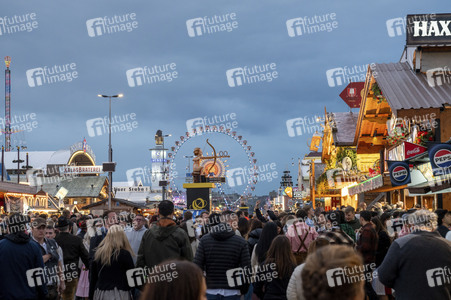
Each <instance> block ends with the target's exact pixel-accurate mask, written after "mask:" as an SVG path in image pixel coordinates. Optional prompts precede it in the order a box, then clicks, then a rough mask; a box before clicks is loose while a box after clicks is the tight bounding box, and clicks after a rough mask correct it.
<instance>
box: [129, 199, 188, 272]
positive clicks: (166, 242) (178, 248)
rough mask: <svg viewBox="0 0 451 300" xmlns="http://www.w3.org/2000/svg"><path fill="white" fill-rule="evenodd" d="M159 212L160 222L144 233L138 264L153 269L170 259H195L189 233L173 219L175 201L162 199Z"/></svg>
mask: <svg viewBox="0 0 451 300" xmlns="http://www.w3.org/2000/svg"><path fill="white" fill-rule="evenodd" d="M158 214H159V216H160V217H159V220H158V222H157V223H156V224H153V225H152V226H151V227H150V229H148V230H147V231H146V232H145V233H144V235H143V238H142V240H141V245H140V246H139V251H138V260H137V262H136V266H137V267H140V268H144V267H147V268H149V269H151V268H152V267H154V266H156V265H158V264H159V263H161V262H163V261H165V260H168V259H186V260H189V261H191V260H193V252H192V250H191V244H190V242H189V238H188V235H187V234H186V232H185V231H184V230H183V229H181V228H180V227H178V226H177V225H176V223H175V222H174V220H173V219H172V217H173V215H174V203H172V202H171V201H169V200H163V201H161V202H160V204H159V205H158Z"/></svg>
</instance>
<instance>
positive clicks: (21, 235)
mask: <svg viewBox="0 0 451 300" xmlns="http://www.w3.org/2000/svg"><path fill="white" fill-rule="evenodd" d="M29 222H30V218H29V217H28V216H26V215H21V214H19V213H15V214H12V215H10V216H9V217H8V218H7V219H6V226H7V232H8V234H6V235H5V238H4V239H2V240H1V241H0V274H2V279H1V280H0V299H6V300H24V299H30V300H31V299H39V300H44V299H45V298H46V295H47V288H46V285H45V281H44V273H43V269H44V261H43V259H42V253H41V249H40V248H39V245H38V244H37V243H36V242H34V241H32V240H31V238H30V236H29V235H28V234H27V233H26V228H27V226H28V224H29ZM38 268H40V269H41V272H39V270H35V271H34V272H33V273H32V274H31V276H32V278H33V283H35V284H34V285H33V286H31V285H30V284H29V283H28V276H27V274H28V273H27V272H29V270H32V269H38Z"/></svg>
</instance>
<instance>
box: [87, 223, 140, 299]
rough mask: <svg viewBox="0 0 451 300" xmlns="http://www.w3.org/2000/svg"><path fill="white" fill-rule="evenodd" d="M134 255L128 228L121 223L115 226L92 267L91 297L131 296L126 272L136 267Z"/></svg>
mask: <svg viewBox="0 0 451 300" xmlns="http://www.w3.org/2000/svg"><path fill="white" fill-rule="evenodd" d="M132 255H134V253H133V250H132V248H131V246H130V244H129V242H128V239H127V237H126V236H125V233H124V229H123V228H122V227H121V226H120V225H113V226H111V227H110V228H109V230H108V233H107V235H106V236H105V238H104V239H103V241H102V242H101V243H100V245H99V246H98V248H97V250H96V252H95V256H94V260H93V262H92V264H91V269H90V270H89V272H90V274H91V279H90V282H89V298H90V299H94V300H102V299H105V300H112V299H121V300H127V299H131V292H130V291H131V288H130V286H129V285H128V282H127V276H126V272H127V270H129V269H133V268H134V264H133V259H132Z"/></svg>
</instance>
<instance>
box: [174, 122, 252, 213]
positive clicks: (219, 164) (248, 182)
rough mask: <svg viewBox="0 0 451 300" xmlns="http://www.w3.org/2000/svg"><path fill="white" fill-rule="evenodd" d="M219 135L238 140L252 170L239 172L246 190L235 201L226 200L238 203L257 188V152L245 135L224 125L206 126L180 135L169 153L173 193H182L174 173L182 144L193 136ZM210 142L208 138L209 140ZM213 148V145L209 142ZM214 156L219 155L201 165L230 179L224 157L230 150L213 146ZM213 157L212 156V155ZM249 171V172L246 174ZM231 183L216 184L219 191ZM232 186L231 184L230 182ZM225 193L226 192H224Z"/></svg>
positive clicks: (218, 175) (212, 174)
mask: <svg viewBox="0 0 451 300" xmlns="http://www.w3.org/2000/svg"><path fill="white" fill-rule="evenodd" d="M215 134H216V135H217V134H220V135H221V134H222V135H225V136H227V137H230V138H231V139H233V140H234V141H236V142H237V143H238V144H239V145H240V146H241V148H242V149H243V151H244V153H245V154H246V156H247V160H248V166H247V168H248V170H249V171H250V172H244V173H243V174H239V176H240V177H241V178H240V179H239V180H240V183H241V184H242V185H243V186H244V190H243V192H242V193H240V197H239V198H238V199H237V200H235V201H230V200H229V201H228V200H227V198H226V197H225V196H224V201H225V203H226V204H227V205H233V204H236V203H237V202H238V201H240V200H242V199H245V198H247V197H249V196H250V195H251V192H252V191H254V190H255V185H256V184H257V182H258V172H257V171H258V167H257V159H256V158H255V153H254V152H252V146H250V145H249V144H248V142H247V140H245V139H243V136H241V135H238V134H237V132H236V131H231V129H229V128H227V129H226V128H224V126H219V127H218V126H208V125H207V126H205V127H198V128H197V129H193V130H192V132H191V133H190V132H186V133H185V135H184V136H180V138H179V139H178V140H176V141H175V143H174V146H172V147H171V148H170V150H171V152H169V153H168V165H169V166H170V168H171V170H170V171H169V180H168V181H169V184H170V186H171V188H172V191H173V193H176V194H180V193H181V191H180V190H179V188H178V187H177V185H176V182H175V181H176V179H177V175H174V173H176V172H173V171H174V170H173V169H174V168H175V164H174V163H173V162H174V161H175V160H176V158H177V154H178V153H179V151H180V149H181V148H182V146H183V145H184V144H185V143H186V142H187V141H189V140H191V139H193V138H198V137H200V136H204V135H215ZM207 143H208V140H207ZM208 144H209V145H210V146H211V147H212V148H213V146H212V145H211V144H210V143H208ZM212 151H213V154H214V156H213V157H217V159H213V158H209V159H204V160H202V162H201V166H203V167H204V169H205V170H208V172H209V173H210V174H208V175H211V176H213V177H225V178H226V181H227V180H229V179H230V178H229V177H230V176H228V175H229V173H228V172H227V171H228V164H227V162H228V161H227V160H226V159H223V157H228V152H227V151H219V152H218V153H216V150H215V149H214V148H213V149H212ZM211 154H212V153H207V156H209V155H211ZM210 157H211V156H210ZM239 169H242V168H237V169H234V170H238V171H240V170H239ZM246 173H248V174H246ZM227 184H229V183H227V182H226V183H221V182H218V183H216V186H217V187H218V189H219V191H224V187H223V185H227ZM229 186H230V184H229ZM222 194H224V193H222Z"/></svg>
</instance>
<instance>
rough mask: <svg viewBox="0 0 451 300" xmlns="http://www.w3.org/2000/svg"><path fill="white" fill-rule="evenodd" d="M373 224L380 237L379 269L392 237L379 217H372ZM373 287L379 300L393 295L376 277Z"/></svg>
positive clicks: (377, 260) (378, 248)
mask: <svg viewBox="0 0 451 300" xmlns="http://www.w3.org/2000/svg"><path fill="white" fill-rule="evenodd" d="M371 223H372V226H373V228H374V229H375V230H376V233H377V236H378V242H377V250H376V267H379V266H380V265H381V264H382V261H383V260H384V258H385V256H386V255H387V252H388V249H389V248H390V245H391V239H390V236H389V235H388V233H387V230H386V229H385V226H384V225H383V224H382V222H381V220H380V219H379V217H372V218H371ZM372 287H373V290H374V292H375V293H376V294H377V295H378V298H379V300H386V299H388V295H391V294H392V292H391V289H389V288H386V287H385V286H384V285H383V284H382V283H381V282H380V280H379V278H378V277H377V276H376V277H375V278H373V282H372Z"/></svg>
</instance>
